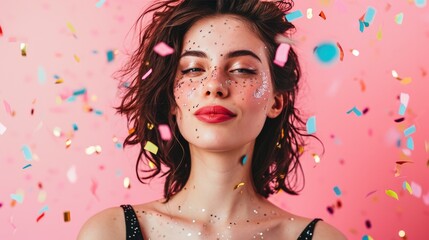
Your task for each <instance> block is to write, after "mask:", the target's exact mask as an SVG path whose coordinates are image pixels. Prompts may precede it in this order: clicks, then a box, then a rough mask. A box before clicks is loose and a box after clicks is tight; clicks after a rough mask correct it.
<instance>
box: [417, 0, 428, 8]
mask: <svg viewBox="0 0 429 240" xmlns="http://www.w3.org/2000/svg"><path fill="white" fill-rule="evenodd" d="M414 3H415V4H416V6H417V7H419V8H422V7H424V6H426V0H414Z"/></svg>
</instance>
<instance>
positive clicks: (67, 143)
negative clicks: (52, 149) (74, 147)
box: [66, 139, 72, 149]
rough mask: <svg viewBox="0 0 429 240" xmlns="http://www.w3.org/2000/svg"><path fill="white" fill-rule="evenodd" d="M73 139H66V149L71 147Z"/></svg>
mask: <svg viewBox="0 0 429 240" xmlns="http://www.w3.org/2000/svg"><path fill="white" fill-rule="evenodd" d="M71 143H72V140H71V139H67V140H66V149H67V148H69V147H70V146H71Z"/></svg>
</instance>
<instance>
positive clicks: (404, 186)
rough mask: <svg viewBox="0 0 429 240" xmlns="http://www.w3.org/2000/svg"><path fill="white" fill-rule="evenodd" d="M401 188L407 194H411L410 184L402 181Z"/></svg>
mask: <svg viewBox="0 0 429 240" xmlns="http://www.w3.org/2000/svg"><path fill="white" fill-rule="evenodd" d="M402 188H403V189H404V190H405V189H406V190H407V191H408V193H409V194H413V190H412V189H411V186H410V184H409V183H408V182H407V181H404V183H403V184H402Z"/></svg>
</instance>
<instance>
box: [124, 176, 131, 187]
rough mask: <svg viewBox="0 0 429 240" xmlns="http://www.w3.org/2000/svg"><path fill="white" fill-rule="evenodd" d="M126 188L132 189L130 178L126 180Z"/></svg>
mask: <svg viewBox="0 0 429 240" xmlns="http://www.w3.org/2000/svg"><path fill="white" fill-rule="evenodd" d="M124 188H127V189H130V188H131V185H130V178H129V177H125V178H124Z"/></svg>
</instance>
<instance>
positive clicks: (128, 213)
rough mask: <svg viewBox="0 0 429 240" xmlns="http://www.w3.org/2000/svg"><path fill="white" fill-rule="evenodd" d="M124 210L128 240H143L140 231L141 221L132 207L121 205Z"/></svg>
mask: <svg viewBox="0 0 429 240" xmlns="http://www.w3.org/2000/svg"><path fill="white" fill-rule="evenodd" d="M121 207H122V209H124V215H125V226H126V230H127V232H126V233H127V237H126V239H127V240H143V234H142V231H141V229H140V224H139V220H138V219H137V215H136V213H135V212H134V209H133V207H132V206H131V205H121Z"/></svg>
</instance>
